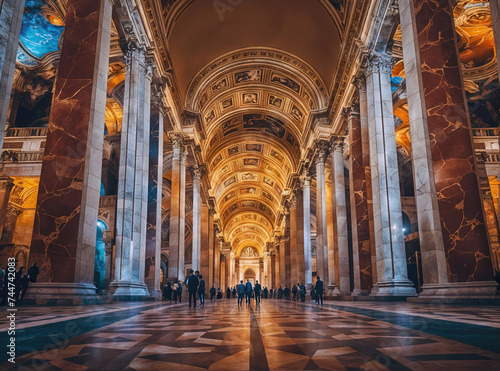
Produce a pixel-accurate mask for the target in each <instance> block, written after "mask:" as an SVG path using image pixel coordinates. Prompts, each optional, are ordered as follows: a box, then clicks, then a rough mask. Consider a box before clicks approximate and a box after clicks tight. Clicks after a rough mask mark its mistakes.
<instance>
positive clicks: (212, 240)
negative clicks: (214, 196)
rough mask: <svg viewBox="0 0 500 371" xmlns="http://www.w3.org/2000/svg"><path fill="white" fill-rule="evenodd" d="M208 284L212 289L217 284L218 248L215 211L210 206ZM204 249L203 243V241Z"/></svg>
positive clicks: (208, 223)
mask: <svg viewBox="0 0 500 371" xmlns="http://www.w3.org/2000/svg"><path fill="white" fill-rule="evenodd" d="M207 228H208V282H209V284H210V285H209V286H210V287H211V286H212V284H213V283H215V256H216V252H215V250H216V249H217V248H218V247H217V244H216V236H215V230H214V209H213V208H212V207H211V206H208V221H207ZM202 249H203V241H202Z"/></svg>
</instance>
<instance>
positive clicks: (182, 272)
mask: <svg viewBox="0 0 500 371" xmlns="http://www.w3.org/2000/svg"><path fill="white" fill-rule="evenodd" d="M187 155H188V154H187V152H186V150H185V149H184V151H183V152H182V153H181V161H180V165H179V173H180V192H179V204H180V207H179V220H180V223H179V268H178V269H179V279H180V280H182V281H184V279H185V278H186V277H185V276H186V269H185V263H184V260H185V250H186V161H187Z"/></svg>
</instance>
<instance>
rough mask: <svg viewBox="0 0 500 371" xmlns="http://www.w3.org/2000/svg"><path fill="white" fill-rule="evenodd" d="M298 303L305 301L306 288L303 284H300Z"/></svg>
mask: <svg viewBox="0 0 500 371" xmlns="http://www.w3.org/2000/svg"><path fill="white" fill-rule="evenodd" d="M300 301H301V302H302V303H304V302H305V301H306V286H305V285H304V284H303V283H301V284H300Z"/></svg>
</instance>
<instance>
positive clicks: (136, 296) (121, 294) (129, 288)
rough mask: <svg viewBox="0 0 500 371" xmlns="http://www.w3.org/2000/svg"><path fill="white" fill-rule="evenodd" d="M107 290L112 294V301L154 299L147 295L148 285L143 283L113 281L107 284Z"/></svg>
mask: <svg viewBox="0 0 500 371" xmlns="http://www.w3.org/2000/svg"><path fill="white" fill-rule="evenodd" d="M109 292H110V293H112V294H113V301H144V300H148V301H149V300H154V298H152V297H151V296H150V295H149V291H148V287H147V286H146V284H145V283H139V282H130V281H113V282H111V284H110V285H109Z"/></svg>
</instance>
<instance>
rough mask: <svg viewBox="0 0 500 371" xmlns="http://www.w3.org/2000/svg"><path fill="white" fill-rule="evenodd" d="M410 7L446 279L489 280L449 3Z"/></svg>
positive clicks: (421, 0)
mask: <svg viewBox="0 0 500 371" xmlns="http://www.w3.org/2000/svg"><path fill="white" fill-rule="evenodd" d="M414 9H415V26H416V32H417V34H418V44H419V49H420V62H421V66H420V68H421V77H422V82H423V86H424V97H425V98H424V100H425V105H426V110H427V120H428V128H429V137H430V142H431V153H432V161H433V169H434V178H435V179H434V180H435V184H436V191H437V195H438V205H439V214H440V217H441V225H442V232H443V239H444V248H445V254H446V262H447V266H448V276H449V280H450V282H457V281H486V280H491V279H492V277H493V276H492V265H491V258H490V249H489V244H488V234H487V229H486V226H485V220H484V212H483V208H482V203H481V194H480V189H479V184H478V177H477V167H476V163H475V153H474V147H473V144H472V138H471V131H470V122H469V115H468V110H467V100H466V97H465V94H464V89H463V82H462V71H461V66H460V60H459V57H458V49H457V43H456V40H457V37H456V33H455V24H454V19H453V9H452V6H451V2H450V1H449V0H414Z"/></svg>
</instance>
